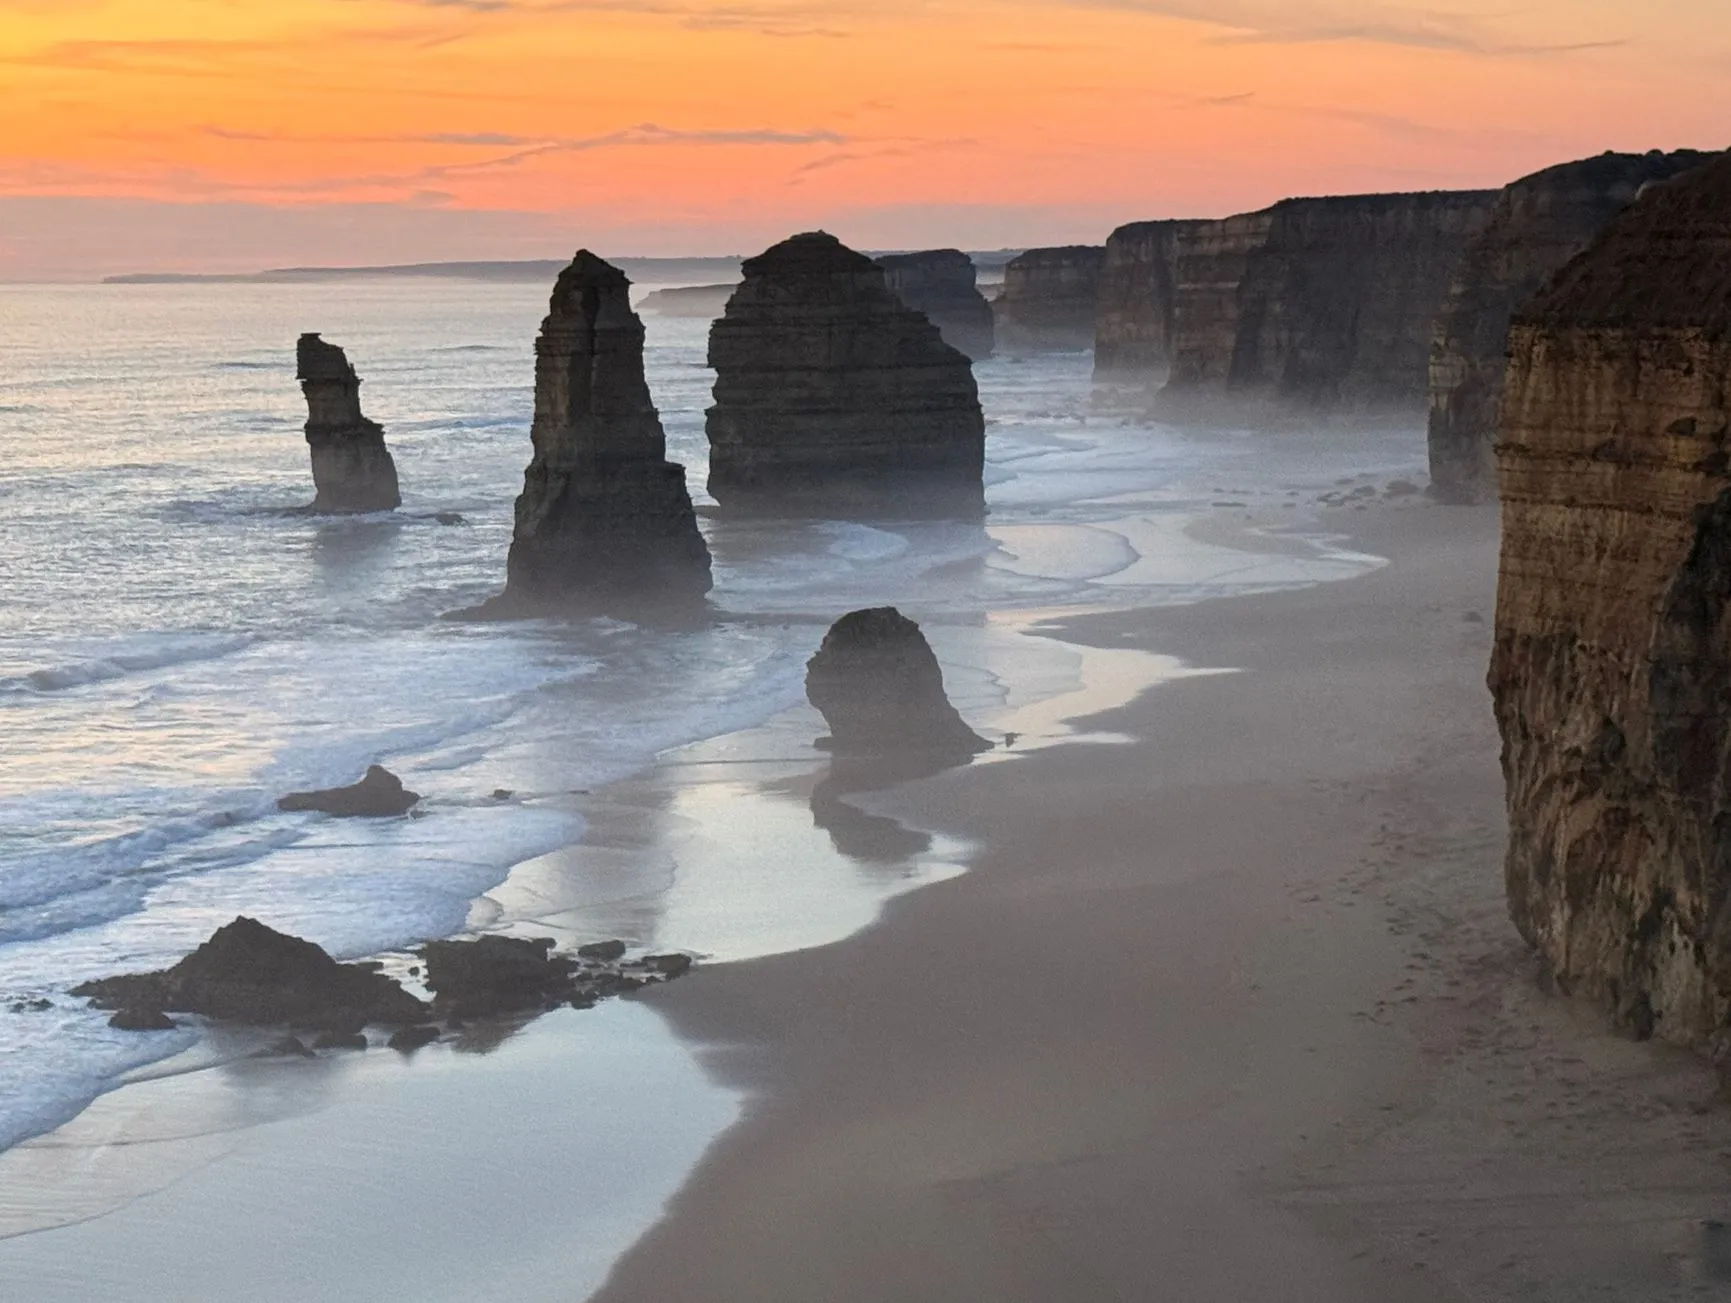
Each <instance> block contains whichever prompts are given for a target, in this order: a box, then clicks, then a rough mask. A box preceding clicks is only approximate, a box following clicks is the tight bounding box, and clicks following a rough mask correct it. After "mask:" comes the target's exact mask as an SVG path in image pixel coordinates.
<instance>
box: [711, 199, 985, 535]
mask: <svg viewBox="0 0 1731 1303" xmlns="http://www.w3.org/2000/svg"><path fill="white" fill-rule="evenodd" d="M709 363H710V365H711V366H712V367H714V368H715V403H714V405H713V406H712V407H711V408H710V409H709V414H708V423H707V428H708V434H709V444H710V458H709V491H710V493H711V494H713V495H714V497H715V498H716V500H717V501H718V502H720V503H721V504H722V506H723V507H725V508H729V509H737V508H741V507H744V508H747V509H768V510H780V511H794V512H808V511H840V512H844V513H847V512H851V511H855V510H857V511H862V512H867V513H874V514H881V513H891V514H900V513H919V512H925V511H941V512H943V513H945V514H977V513H978V512H980V511H981V510H982V509H983V507H984V501H985V491H984V487H983V483H982V475H983V471H984V465H985V433H986V431H985V418H984V416H983V415H982V413H981V411H980V399H979V390H978V389H977V387H976V386H975V384H974V374H973V368H972V366H971V365H970V363H969V361H968V358H967V356H966V355H965V354H963V353H961V352H959V351H958V350H956V349H954V348H952V347H950V345H948V344H946V343H944V341H943V339H942V338H941V337H940V335H939V331H938V328H937V327H936V326H934V325H933V324H932V323H931V322H930V321H928V320H927V319H926V317H925V316H924V314H922V313H919V312H916V311H914V310H913V309H912V308H909V307H908V306H907V305H906V304H905V303H903V302H902V301H901V299H900V298H898V297H897V296H896V295H895V294H894V293H892V292H891V290H890V289H889V287H888V285H887V284H886V283H885V280H884V271H883V268H881V267H879V266H878V265H877V264H876V263H874V262H873V261H872V260H871V259H870V258H867V257H866V256H865V255H864V254H861V253H856V252H854V251H853V250H852V249H849V248H848V247H847V246H846V245H844V244H842V243H841V241H839V240H837V239H836V238H835V237H834V236H833V235H829V234H827V233H825V232H822V231H814V232H809V233H806V234H803V235H796V236H793V237H792V238H791V239H787V240H784V241H782V242H781V243H780V244H777V245H775V246H774V247H772V248H770V249H768V250H766V251H765V252H764V253H762V254H760V255H758V256H757V257H755V258H752V259H749V260H748V261H747V262H746V264H745V279H744V281H743V282H742V283H741V284H740V287H739V289H738V290H736V291H735V292H734V295H733V297H732V299H730V300H729V301H728V304H727V311H726V313H725V314H724V315H723V316H722V317H721V318H720V319H719V320H718V321H716V322H715V324H714V325H713V326H712V327H711V328H710V334H709Z"/></svg>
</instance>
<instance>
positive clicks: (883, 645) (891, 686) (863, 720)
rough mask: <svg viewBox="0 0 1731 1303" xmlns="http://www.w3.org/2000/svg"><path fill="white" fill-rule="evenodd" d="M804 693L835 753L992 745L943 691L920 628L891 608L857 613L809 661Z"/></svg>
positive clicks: (957, 751) (970, 750)
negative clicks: (827, 731)
mask: <svg viewBox="0 0 1731 1303" xmlns="http://www.w3.org/2000/svg"><path fill="white" fill-rule="evenodd" d="M805 692H806V696H807V698H809V699H810V701H811V704H812V705H814V706H816V707H817V709H818V710H819V711H820V712H821V713H822V715H823V717H824V721H825V722H826V723H827V724H828V725H829V728H830V736H829V738H828V739H826V740H825V741H824V742H821V743H820V744H819V745H824V746H827V747H828V748H829V749H830V750H832V751H834V752H835V753H837V754H838V755H849V754H853V755H859V754H874V753H884V752H896V751H929V752H941V753H947V754H953V755H955V756H957V757H966V756H971V755H974V754H976V753H978V752H980V751H987V750H990V749H991V745H992V744H991V743H990V742H987V741H986V740H985V739H984V738H982V737H981V736H980V735H979V734H977V733H975V732H974V731H973V730H972V729H971V728H969V727H968V726H967V724H966V723H965V722H964V721H963V720H962V717H961V715H960V714H959V713H958V712H957V710H956V708H955V707H954V706H953V705H951V704H950V699H949V697H948V695H947V694H946V693H945V692H944V673H943V669H942V667H941V666H939V664H938V658H937V656H936V655H935V654H934V653H933V651H932V648H931V644H930V643H928V642H927V641H926V636H925V634H923V633H921V632H920V626H919V625H917V624H915V623H914V622H913V621H912V620H910V619H908V618H907V617H906V616H905V615H903V614H902V613H901V612H900V611H898V610H896V609H895V607H893V606H882V607H875V608H872V609H869V610H863V611H852V612H849V613H848V614H847V615H844V616H842V617H841V619H839V620H837V621H836V622H835V624H833V625H832V626H831V627H830V630H829V632H828V633H827V634H825V635H824V639H823V645H822V646H821V647H819V648H818V651H817V654H816V655H815V656H813V657H812V658H811V660H810V661H808V662H807V664H806V674H805Z"/></svg>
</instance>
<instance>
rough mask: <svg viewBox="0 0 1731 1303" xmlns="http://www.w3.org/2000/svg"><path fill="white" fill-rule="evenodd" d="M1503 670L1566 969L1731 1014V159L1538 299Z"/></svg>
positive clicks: (1501, 710) (1515, 888) (1539, 908)
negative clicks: (1729, 909) (1730, 902)
mask: <svg viewBox="0 0 1731 1303" xmlns="http://www.w3.org/2000/svg"><path fill="white" fill-rule="evenodd" d="M1497 466H1498V475H1499V482H1500V489H1501V494H1502V500H1503V522H1504V524H1503V551H1502V570H1501V582H1500V588H1499V594H1498V602H1497V626H1496V646H1495V651H1494V653H1493V659H1492V663H1491V670H1490V686H1491V690H1492V693H1493V695H1494V699H1495V706H1496V713H1497V719H1498V723H1499V725H1500V727H1501V729H1502V735H1503V744H1504V748H1503V768H1504V773H1505V777H1506V780H1507V787H1508V810H1509V850H1508V859H1507V865H1506V871H1507V885H1508V897H1509V906H1510V912H1511V914H1512V916H1513V918H1514V921H1515V923H1516V925H1517V926H1518V927H1519V929H1520V931H1521V934H1522V935H1523V936H1524V937H1525V938H1526V939H1527V941H1528V942H1530V943H1531V944H1532V945H1533V946H1534V947H1535V948H1536V949H1537V950H1538V951H1539V952H1540V954H1541V955H1542V956H1543V957H1544V959H1545V961H1546V963H1547V965H1548V967H1549V968H1550V970H1551V971H1552V972H1553V973H1554V974H1555V975H1556V978H1557V981H1558V983H1559V985H1561V986H1562V987H1563V988H1564V989H1570V990H1576V991H1580V992H1582V993H1585V994H1588V995H1591V996H1593V997H1596V998H1598V999H1600V1000H1602V1001H1604V1002H1605V1003H1606V1004H1607V1005H1608V1006H1609V1007H1610V1008H1611V1009H1613V1010H1614V1012H1615V1015H1616V1017H1617V1019H1618V1020H1619V1022H1621V1023H1622V1024H1623V1025H1625V1026H1627V1027H1628V1028H1630V1029H1631V1030H1632V1031H1633V1032H1634V1033H1635V1034H1636V1035H1641V1036H1645V1035H1652V1034H1657V1035H1661V1036H1664V1037H1666V1038H1668V1039H1671V1040H1676V1041H1679V1042H1683V1043H1687V1044H1694V1045H1698V1046H1703V1047H1707V1048H1710V1049H1713V1050H1715V1051H1716V1052H1719V1053H1723V1052H1724V1050H1725V1049H1726V1043H1725V1042H1726V1029H1727V1020H1728V1017H1731V913H1728V912H1727V908H1726V904H1727V894H1728V891H1731V160H1726V159H1721V160H1719V161H1716V162H1713V163H1710V164H1708V165H1706V166H1704V167H1701V168H1697V169H1695V170H1694V171H1691V172H1688V173H1686V174H1684V175H1683V176H1680V177H1678V178H1675V179H1673V180H1670V181H1666V182H1661V183H1658V184H1656V185H1653V186H1651V187H1649V188H1648V190H1647V191H1646V193H1645V194H1644V195H1643V196H1642V197H1641V198H1640V199H1638V200H1637V201H1636V202H1635V203H1634V204H1632V205H1631V206H1630V207H1628V208H1627V209H1626V210H1625V211H1624V212H1623V213H1622V214H1621V215H1620V216H1618V217H1616V218H1614V219H1613V220H1612V221H1611V223H1610V224H1609V225H1608V226H1607V227H1606V228H1605V230H1604V231H1603V232H1602V234H1601V235H1600V236H1599V238H1598V239H1597V240H1595V241H1594V242H1593V244H1592V245H1591V246H1590V247H1589V248H1588V250H1587V251H1586V252H1585V253H1584V254H1582V255H1581V256H1579V257H1578V258H1576V259H1575V260H1573V261H1572V262H1570V263H1569V264H1568V265H1567V266H1566V267H1565V268H1564V269H1563V270H1562V271H1561V272H1559V273H1558V275H1557V276H1556V278H1555V279H1553V280H1552V281H1551V282H1550V283H1549V285H1548V286H1547V287H1546V288H1545V289H1544V290H1543V291H1541V293H1540V294H1539V296H1538V297H1537V298H1536V299H1535V300H1534V301H1533V302H1532V303H1531V304H1530V305H1529V306H1528V307H1527V308H1526V309H1525V310H1524V311H1522V312H1521V313H1520V314H1519V315H1518V316H1517V318H1516V320H1515V323H1514V326H1513V328H1512V330H1511V332H1510V339H1509V368H1508V373H1507V381H1506V393H1505V396H1504V399H1503V406H1502V419H1501V423H1500V433H1499V441H1498V450H1497Z"/></svg>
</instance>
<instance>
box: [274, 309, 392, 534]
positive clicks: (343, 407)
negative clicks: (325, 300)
mask: <svg viewBox="0 0 1731 1303" xmlns="http://www.w3.org/2000/svg"><path fill="white" fill-rule="evenodd" d="M295 373H296V376H297V377H298V379H299V380H300V382H301V392H302V393H303V394H305V395H306V400H307V424H306V435H307V447H308V448H309V449H310V450H311V452H312V464H313V488H314V490H315V496H314V498H313V503H312V506H311V507H310V508H309V510H311V511H314V512H321V513H323V512H329V513H332V514H337V513H344V512H361V511H394V510H395V509H396V508H398V507H400V506H401V505H402V503H403V498H402V494H401V492H400V491H399V489H398V487H397V464H396V462H394V461H393V460H392V459H391V452H390V449H388V448H387V447H385V432H384V430H383V429H381V428H380V427H379V425H378V424H377V423H376V422H373V421H369V420H368V419H367V418H366V417H365V416H363V415H362V414H361V381H360V377H359V376H357V375H356V374H355V369H354V367H353V366H351V365H349V359H348V358H347V357H346V356H345V355H344V353H343V350H342V349H340V348H338V347H337V346H336V345H335V344H327V343H325V341H324V340H322V339H320V338H319V337H318V336H317V335H316V334H305V335H302V336H301V337H300V340H299V342H298V343H297V344H296V345H295Z"/></svg>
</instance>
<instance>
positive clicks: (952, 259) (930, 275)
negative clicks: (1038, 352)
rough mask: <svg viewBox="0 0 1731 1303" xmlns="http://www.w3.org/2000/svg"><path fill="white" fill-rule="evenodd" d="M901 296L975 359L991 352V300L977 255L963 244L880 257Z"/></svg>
mask: <svg viewBox="0 0 1731 1303" xmlns="http://www.w3.org/2000/svg"><path fill="white" fill-rule="evenodd" d="M877 264H878V266H880V267H882V268H883V269H884V283H885V284H886V285H888V286H889V287H890V290H891V292H893V293H894V294H895V295H896V297H897V298H899V299H900V300H901V301H902V302H903V303H905V304H907V305H908V306H909V307H910V308H912V309H913V310H914V311H915V312H923V313H924V314H925V316H926V319H927V320H928V321H930V322H931V323H932V324H933V325H934V326H936V327H937V328H938V333H939V334H941V335H942V336H943V340H944V343H946V344H948V345H949V346H950V347H951V348H954V349H958V350H960V351H961V352H963V353H966V354H967V355H968V357H969V358H971V359H972V360H973V361H975V362H978V361H980V360H981V359H982V358H988V357H990V356H991V355H992V347H993V344H994V341H995V339H996V335H995V332H994V330H993V325H992V305H991V304H990V303H987V302H986V296H985V295H983V294H981V293H980V289H979V273H978V271H977V270H976V269H975V267H974V260H973V259H972V258H970V257H968V255H967V254H965V253H963V252H962V251H961V250H960V249H926V250H923V251H922V252H919V253H889V254H885V255H883V256H882V257H881V258H879V259H878V260H877Z"/></svg>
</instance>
